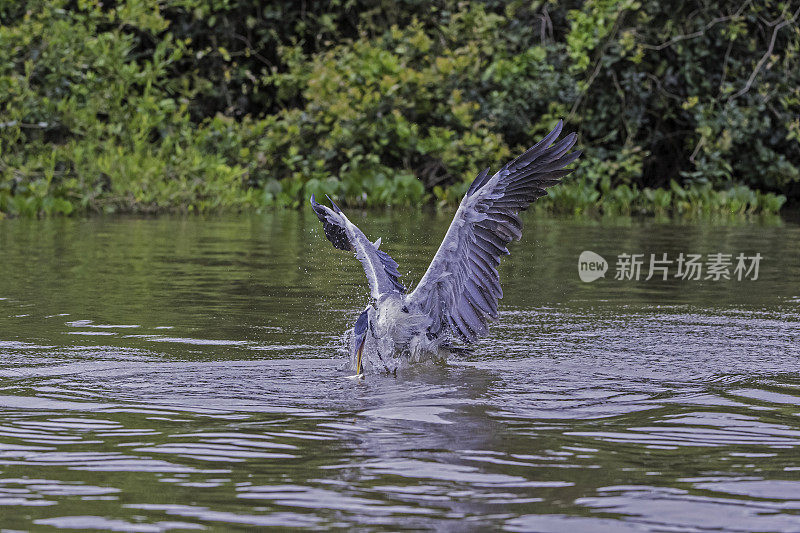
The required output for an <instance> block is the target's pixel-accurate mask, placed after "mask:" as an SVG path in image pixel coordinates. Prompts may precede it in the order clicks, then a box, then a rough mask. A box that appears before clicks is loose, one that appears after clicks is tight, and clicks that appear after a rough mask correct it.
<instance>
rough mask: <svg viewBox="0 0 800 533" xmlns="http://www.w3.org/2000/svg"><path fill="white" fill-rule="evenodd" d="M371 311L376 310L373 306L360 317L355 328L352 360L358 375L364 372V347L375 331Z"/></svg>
mask: <svg viewBox="0 0 800 533" xmlns="http://www.w3.org/2000/svg"><path fill="white" fill-rule="evenodd" d="M370 311H373V313H374V309H373V308H372V307H371V306H370V307H367V308H366V309H365V310H364V312H363V313H361V314H360V315H359V316H358V320H356V323H355V325H354V326H353V345H352V346H351V350H352V353H351V354H350V359H351V360H353V361H355V371H356V374H361V373H362V372H363V371H364V363H363V357H364V347H365V346H366V344H367V336H369V335H371V334H372V333H371V330H373V329H374V328H373V326H372V325H371V324H370V318H371V317H370V314H371V313H370Z"/></svg>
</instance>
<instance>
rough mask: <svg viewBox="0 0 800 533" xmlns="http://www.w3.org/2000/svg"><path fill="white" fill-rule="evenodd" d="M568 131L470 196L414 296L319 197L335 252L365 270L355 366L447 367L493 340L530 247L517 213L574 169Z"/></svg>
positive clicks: (352, 338) (475, 185) (360, 371)
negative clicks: (504, 281)
mask: <svg viewBox="0 0 800 533" xmlns="http://www.w3.org/2000/svg"><path fill="white" fill-rule="evenodd" d="M562 129H563V121H561V120H560V121H559V122H558V123H557V124H556V126H555V128H553V130H552V131H550V133H548V134H547V135H546V136H544V138H542V140H541V141H539V142H538V143H536V144H535V145H534V146H533V147H531V148H530V149H528V150H527V151H525V152H524V153H523V154H522V155H520V156H519V157H517V158H516V159H514V160H513V161H511V162H509V163H507V164H506V165H505V166H503V167H502V168H501V169H500V170H499V171H497V172H496V173H494V174H492V175H490V174H489V172H490V169H489V168H486V169H485V170H483V171H482V172H480V173H479V174H478V176H477V177H476V178H475V180H474V181H473V182H472V184H471V185H470V186H469V188H468V189H467V192H466V194H465V195H464V197H463V199H462V200H461V203H460V205H459V207H458V210H457V211H456V213H455V215H454V216H453V220H452V222H451V223H450V227H449V228H448V230H447V233H446V234H445V236H444V239H443V240H442V243H441V245H440V246H439V249H438V250H437V252H436V254H435V255H434V257H433V260H432V261H431V263H430V266H429V267H428V269H427V271H426V272H425V274H424V275H423V276H422V278H421V279H420V281H419V283H418V284H417V285H416V287H415V288H414V289H413V290H411V291H409V290H408V289H407V288H406V287H405V285H403V283H402V282H401V280H400V277H401V274H400V272H399V271H398V264H397V262H396V261H395V260H394V259H392V257H391V256H390V255H389V254H388V253H386V252H385V251H383V250H381V249H380V246H381V239H380V238H378V239H377V240H376V241H374V242H373V241H370V240H369V239H368V238H367V237H366V235H364V233H363V232H362V231H361V230H360V229H359V228H358V227H356V225H355V224H353V223H352V222H351V221H350V220H349V219H348V218H347V216H346V215H345V214H344V212H343V211H342V210H341V208H340V207H339V206H338V205H337V204H336V203H335V202H334V201H333V200H332V199H331V198H330V197H328V200H329V201H330V203H331V207H328V206H325V205H322V204H320V203H318V202H317V201H316V199H315V198H314V195H313V194H312V195H311V199H310V200H311V207H312V209H313V210H314V213H315V214H316V215H317V217H318V218H319V220H320V222H322V226H323V230H324V232H325V236H326V237H327V238H328V240H330V241H331V243H333V245H334V247H336V248H338V249H340V250H345V251H349V252H352V253H354V254H355V256H356V258H357V259H358V260H359V261H360V262H361V264H362V265H363V267H364V272H365V273H366V276H367V281H368V283H369V290H370V299H369V304H368V305H367V307H366V309H364V311H363V312H361V314H360V315H359V316H358V319H357V320H356V322H355V324H354V326H353V327H352V328H350V329H349V330H348V331H347V332H346V338H347V339H348V341H347V344H348V347H347V350H348V352H349V363H348V364H349V365H350V366H351V367H352V369H353V370H354V371H355V373H356V376H363V375H364V373H365V372H367V371H369V372H386V373H395V374H396V373H397V369H398V368H400V367H401V366H403V365H407V364H410V363H415V362H422V361H426V360H442V359H446V358H447V356H448V355H450V354H451V353H458V352H461V351H463V350H465V349H467V348H468V346H469V345H470V344H473V343H475V342H477V340H478V339H479V338H481V337H483V336H485V335H487V334H488V331H489V330H488V326H489V324H490V323H491V322H493V321H495V320H497V319H498V312H497V310H498V301H499V300H500V299H501V298H502V297H503V291H502V289H501V287H500V278H499V275H498V272H497V267H498V265H499V264H500V258H501V257H502V256H504V255H508V254H509V253H510V252H509V251H508V248H507V245H508V244H509V243H510V242H511V241H513V240H519V239H520V238H521V237H522V222H521V221H520V218H519V212H520V211H523V210H525V209H527V208H528V207H529V205H530V204H531V203H532V202H533V201H535V200H536V199H538V198H541V197H542V196H545V195H546V194H547V191H546V190H545V189H547V188H548V187H551V186H553V185H556V184H558V183H559V182H560V181H561V178H563V177H564V176H566V175H567V174H569V173H570V172H572V171H573V170H574V168H566V167H567V166H568V165H570V164H571V163H572V162H574V161H575V160H576V159H577V158H578V157H579V156H580V155H581V151H580V150H574V151H570V150H571V149H572V148H573V146H574V145H575V142H576V139H577V135H576V134H575V133H570V134H568V135H566V136H564V137H563V138H562V139H560V140H558V138H559V136H560V135H561V131H562Z"/></svg>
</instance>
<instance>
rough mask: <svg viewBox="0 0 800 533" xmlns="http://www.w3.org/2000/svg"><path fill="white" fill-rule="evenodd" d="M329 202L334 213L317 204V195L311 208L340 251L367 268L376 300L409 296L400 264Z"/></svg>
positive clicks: (326, 233) (368, 278) (371, 290)
mask: <svg viewBox="0 0 800 533" xmlns="http://www.w3.org/2000/svg"><path fill="white" fill-rule="evenodd" d="M328 200H330V202H331V205H332V206H333V209H331V208H329V207H327V206H324V205H321V204H319V203H317V202H316V200H314V195H311V207H312V209H314V212H315V213H316V214H317V218H319V220H320V222H322V227H323V229H324V230H325V236H326V237H328V240H330V241H331V242H332V243H333V245H334V246H335V247H337V248H338V249H340V250H349V251H352V252H355V254H356V257H357V258H358V260H359V261H361V264H362V265H364V272H365V273H366V274H367V281H368V282H369V289H370V295H371V296H372V298H374V299H375V300H378V298H379V297H380V296H381V295H382V294H384V293H387V292H399V293H401V294H405V292H406V288H405V287H403V284H402V283H400V273H399V272H398V271H397V263H396V262H395V260H394V259H392V258H391V257H389V254H387V253H386V252H384V251H382V250H379V249H378V247H379V246H380V245H381V240H380V239H378V240H377V241H375V243H372V242H370V241H369V239H367V237H366V236H365V235H364V233H362V232H361V230H360V229H358V228H357V227H356V226H355V224H353V223H352V222H350V220H348V218H347V217H346V216H345V215H344V213H342V210H341V209H339V206H338V205H336V204H335V203H334V202H333V200H331V199H330V198H328Z"/></svg>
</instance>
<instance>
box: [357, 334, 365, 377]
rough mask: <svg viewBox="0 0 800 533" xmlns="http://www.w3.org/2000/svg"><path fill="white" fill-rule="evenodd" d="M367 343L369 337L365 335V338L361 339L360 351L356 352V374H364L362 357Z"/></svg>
mask: <svg viewBox="0 0 800 533" xmlns="http://www.w3.org/2000/svg"><path fill="white" fill-rule="evenodd" d="M366 342H367V336H366V335H364V338H363V339H361V343H360V344H359V345H358V351H357V352H356V374H361V373H363V370H364V369H363V368H362V365H361V356H362V354H363V353H364V344H365V343H366Z"/></svg>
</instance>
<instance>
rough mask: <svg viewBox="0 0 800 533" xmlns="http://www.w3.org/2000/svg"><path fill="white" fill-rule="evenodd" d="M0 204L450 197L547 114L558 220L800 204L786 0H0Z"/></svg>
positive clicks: (241, 204) (2, 209)
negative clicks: (555, 159)
mask: <svg viewBox="0 0 800 533" xmlns="http://www.w3.org/2000/svg"><path fill="white" fill-rule="evenodd" d="M0 19H1V20H2V21H3V22H2V26H0V213H6V214H12V215H30V216H36V215H50V214H64V215H69V214H72V213H86V212H101V213H110V212H159V211H187V212H207V211H215V210H247V209H256V208H260V207H266V206H285V207H298V206H300V205H302V204H303V202H304V199H305V198H307V197H308V196H309V195H310V194H311V193H316V194H330V195H331V196H334V197H336V198H338V199H339V200H340V201H341V202H343V203H345V204H348V205H355V206H385V205H422V204H425V203H434V204H437V205H441V206H447V205H456V204H457V202H458V201H459V200H460V197H461V196H462V195H463V193H464V191H465V190H466V187H467V186H468V184H469V182H470V181H471V180H472V178H473V177H474V176H475V175H476V174H477V172H478V171H479V170H481V169H483V168H485V167H487V166H492V167H493V168H497V167H498V166H499V165H500V164H502V163H503V162H504V161H506V160H508V159H509V158H511V157H513V156H514V155H516V154H518V153H520V152H522V151H523V150H524V149H525V148H526V147H528V146H529V145H530V144H532V143H533V142H534V141H535V140H536V139H537V138H538V137H540V136H541V135H542V134H543V133H545V132H546V131H548V130H549V129H550V128H552V126H553V125H554V123H555V122H556V121H557V120H558V119H559V118H564V119H565V120H566V122H567V128H571V129H575V130H577V131H578V132H579V134H580V140H579V144H580V145H581V147H582V148H583V149H584V152H585V154H584V156H583V157H582V158H581V160H580V162H579V165H578V170H577V171H576V172H575V173H574V174H573V175H572V176H570V177H569V178H568V179H567V180H566V182H565V183H564V184H563V185H560V186H558V187H555V188H553V189H551V190H550V196H549V197H547V198H545V199H543V201H541V204H542V205H541V206H540V207H539V208H540V209H546V210H549V211H553V212H558V213H586V212H604V213H621V214H625V213H632V214H633V213H652V214H663V213H700V214H702V213H759V212H765V213H772V212H777V211H778V210H780V209H781V207H782V206H783V205H784V203H786V202H787V200H788V202H789V203H790V204H791V203H793V202H794V203H797V202H798V200H800V118H798V117H800V29H798V19H800V8H798V7H796V5H795V4H793V3H791V2H749V1H723V2H718V3H713V4H707V3H702V2H694V1H685V2H679V3H671V4H664V3H662V2H656V1H654V0H653V1H649V0H638V1H635V0H588V1H585V2H577V1H567V2H557V3H556V2H550V1H539V2H521V1H511V2H499V1H486V2H451V1H439V2H433V3H431V2H427V1H425V2H423V1H420V0H404V1H401V2H383V1H378V2H367V1H360V0H334V1H333V2H328V1H322V0H319V1H316V0H309V1H307V2H302V3H296V2H272V3H269V4H264V3H262V2H256V1H254V0H165V1H164V2H159V3H154V2H147V1H146V0H119V1H117V2H100V1H97V0H75V1H70V0H51V1H44V0H31V1H28V2H0Z"/></svg>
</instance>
